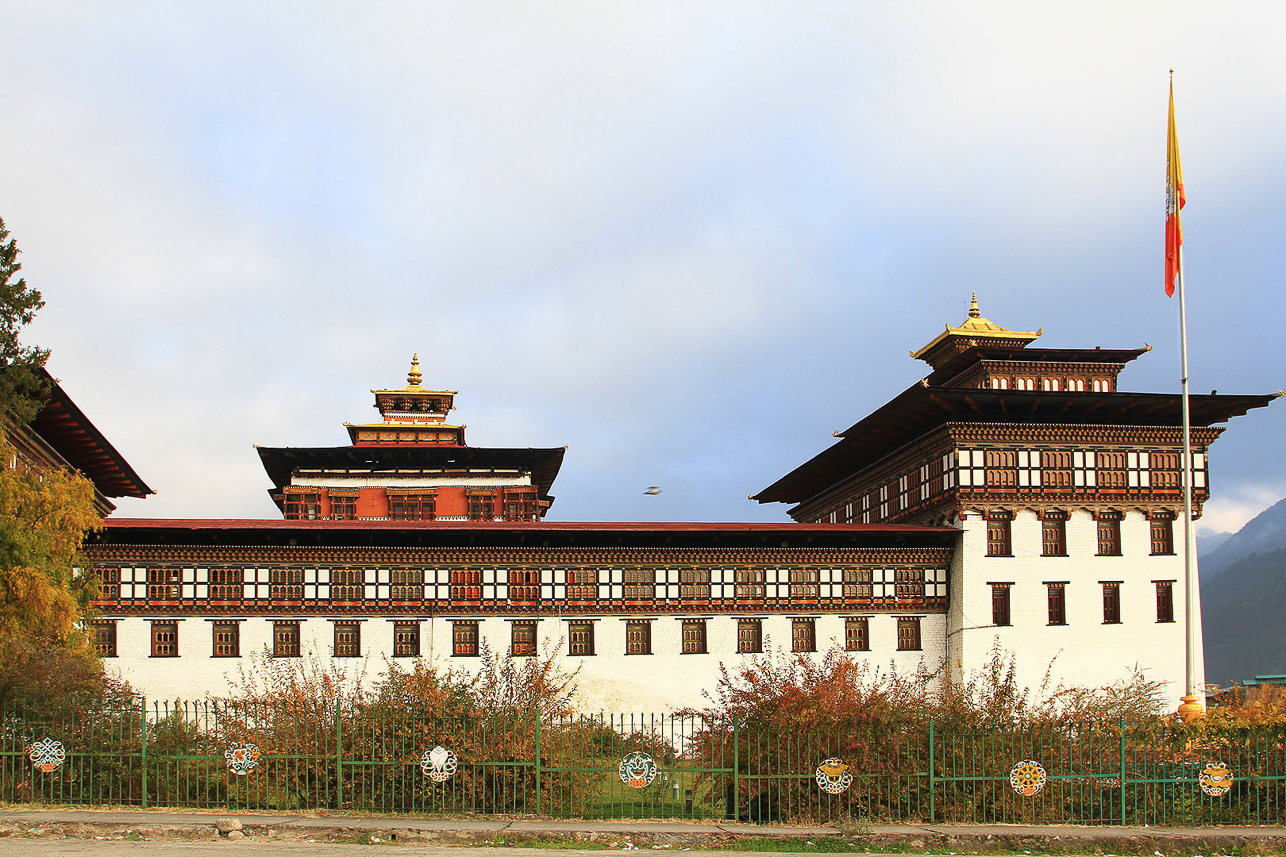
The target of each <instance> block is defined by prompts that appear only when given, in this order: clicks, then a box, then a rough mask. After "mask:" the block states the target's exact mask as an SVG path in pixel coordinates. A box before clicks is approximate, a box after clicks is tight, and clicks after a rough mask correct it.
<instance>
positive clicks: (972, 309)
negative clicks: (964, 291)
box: [969, 292, 982, 318]
mask: <svg viewBox="0 0 1286 857" xmlns="http://www.w3.org/2000/svg"><path fill="white" fill-rule="evenodd" d="M981 316H982V313H980V312H978V293H977V292H974V293H973V300H971V301H970V302H969V317H970V318H980V317H981Z"/></svg>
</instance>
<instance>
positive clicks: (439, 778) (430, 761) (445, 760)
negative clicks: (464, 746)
mask: <svg viewBox="0 0 1286 857" xmlns="http://www.w3.org/2000/svg"><path fill="white" fill-rule="evenodd" d="M459 767H460V757H459V756H457V755H456V754H455V753H452V752H451V751H450V750H448V749H447V748H446V747H443V746H442V745H441V744H439V745H438V746H436V747H434V748H433V749H432V750H425V751H424V755H423V756H421V757H420V770H421V771H424V776H426V777H428V778H429V779H431V780H433V782H435V783H445V782H446V781H447V780H449V779H451V777H452V776H453V775H454V774H455V772H456V770H457V769H458V768H459Z"/></svg>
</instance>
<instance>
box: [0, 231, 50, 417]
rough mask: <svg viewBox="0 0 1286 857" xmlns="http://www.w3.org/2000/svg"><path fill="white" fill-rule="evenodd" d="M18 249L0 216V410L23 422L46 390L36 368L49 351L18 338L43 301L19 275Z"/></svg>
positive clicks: (38, 405) (31, 414)
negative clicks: (27, 343)
mask: <svg viewBox="0 0 1286 857" xmlns="http://www.w3.org/2000/svg"><path fill="white" fill-rule="evenodd" d="M20 252H22V251H20V250H19V249H18V242H17V241H15V240H14V239H13V238H12V237H10V235H9V230H8V229H6V228H5V225H4V219H3V218H0V413H4V414H6V415H7V416H8V417H9V418H10V419H16V420H17V421H18V422H20V423H26V422H29V421H30V420H31V419H32V418H33V417H34V416H35V415H36V413H37V412H38V411H39V410H40V402H41V401H42V400H43V399H44V397H45V395H46V394H47V393H48V390H49V384H48V381H46V380H45V376H44V375H43V374H42V373H40V372H39V371H37V370H39V369H41V368H43V367H44V365H45V361H46V360H48V359H49V351H48V350H47V349H44V348H37V347H35V346H24V345H23V344H22V343H21V342H20V341H19V339H18V333H19V331H20V330H21V329H22V328H23V326H24V325H27V324H30V323H31V320H32V319H33V318H35V316H36V312H37V311H39V310H40V308H41V307H43V306H44V305H45V301H44V298H42V297H41V296H40V292H38V291H36V290H35V289H33V288H31V287H30V286H28V285H27V281H26V280H25V279H24V278H22V277H18V272H19V271H21V270H22V263H21V262H19V261H18V254H19V253H20ZM15 277H18V278H17V279H16V280H15V279H14V278H15Z"/></svg>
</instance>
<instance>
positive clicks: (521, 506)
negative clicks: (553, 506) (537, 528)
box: [505, 490, 540, 521]
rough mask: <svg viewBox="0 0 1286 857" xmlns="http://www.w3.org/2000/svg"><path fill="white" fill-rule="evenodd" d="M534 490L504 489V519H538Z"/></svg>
mask: <svg viewBox="0 0 1286 857" xmlns="http://www.w3.org/2000/svg"><path fill="white" fill-rule="evenodd" d="M538 511H539V507H538V506H537V503H536V492H535V491H513V490H506V491H505V520H506V521H535V520H538V519H539V517H540V516H539V514H538Z"/></svg>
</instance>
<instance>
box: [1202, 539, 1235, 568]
mask: <svg viewBox="0 0 1286 857" xmlns="http://www.w3.org/2000/svg"><path fill="white" fill-rule="evenodd" d="M1230 538H1232V533H1207V534H1205V535H1198V536H1197V556H1199V557H1201V560H1202V561H1203V562H1204V561H1205V558H1206V557H1207V556H1209V555H1210V552H1211V551H1213V550H1214V549H1215V548H1217V547H1219V546H1220V545H1221V544H1223V543H1224V542H1226V541H1228V540H1229V539H1230Z"/></svg>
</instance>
